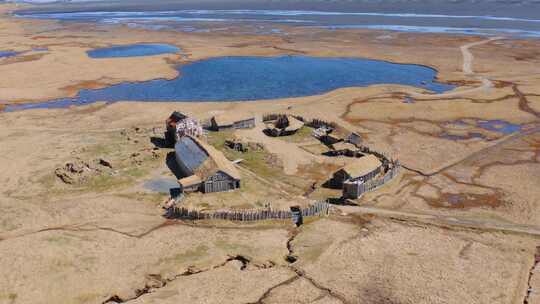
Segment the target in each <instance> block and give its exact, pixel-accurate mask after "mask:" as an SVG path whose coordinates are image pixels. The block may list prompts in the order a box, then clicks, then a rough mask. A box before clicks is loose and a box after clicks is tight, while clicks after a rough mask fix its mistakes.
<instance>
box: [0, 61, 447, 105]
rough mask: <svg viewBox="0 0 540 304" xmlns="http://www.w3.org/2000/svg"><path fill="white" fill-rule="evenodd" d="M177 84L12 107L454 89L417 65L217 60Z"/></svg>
mask: <svg viewBox="0 0 540 304" xmlns="http://www.w3.org/2000/svg"><path fill="white" fill-rule="evenodd" d="M178 69H179V72H180V77H177V78H175V79H173V80H163V79H157V80H151V81H144V82H136V83H131V82H130V83H121V84H118V85H113V86H110V87H107V88H104V89H97V90H81V91H80V92H79V95H78V96H77V97H75V98H65V99H59V100H54V101H51V102H45V103H40V104H27V105H20V106H16V107H15V106H12V107H8V109H7V110H8V111H9V110H22V109H29V108H57V107H66V106H69V105H74V104H88V103H92V102H97V101H106V102H114V101H248V100H261V99H278V98H289V97H301V96H310V95H317V94H323V93H326V92H329V91H332V90H335V89H338V88H344V87H364V86H369V85H375V84H402V85H410V86H416V87H423V88H425V89H428V90H431V91H433V92H437V93H441V92H445V91H447V90H452V89H454V86H453V85H448V84H442V83H438V82H436V81H435V77H436V75H437V71H436V70H434V69H431V68H429V67H425V66H420V65H413V64H396V63H390V62H385V61H378V60H368V59H358V58H318V57H307V56H283V57H218V58H211V59H206V60H201V61H196V62H193V63H190V64H186V65H182V66H180V67H179V68H178Z"/></svg>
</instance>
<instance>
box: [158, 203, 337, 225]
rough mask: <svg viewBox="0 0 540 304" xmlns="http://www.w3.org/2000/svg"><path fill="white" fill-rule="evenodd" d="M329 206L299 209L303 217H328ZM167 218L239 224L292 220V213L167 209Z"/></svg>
mask: <svg viewBox="0 0 540 304" xmlns="http://www.w3.org/2000/svg"><path fill="white" fill-rule="evenodd" d="M329 209H330V204H328V203H327V202H317V203H315V204H313V205H311V206H309V207H308V208H304V209H301V212H302V216H303V217H310V216H325V215H328V212H329ZM166 216H167V217H168V218H178V219H188V220H228V221H239V222H253V221H264V220H270V219H278V220H286V219H292V218H293V212H292V211H288V210H287V211H285V210H272V209H255V210H238V211H233V210H224V211H211V212H206V211H197V210H189V209H187V208H184V207H177V206H174V207H171V208H169V209H167V214H166Z"/></svg>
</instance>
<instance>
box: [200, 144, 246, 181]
mask: <svg viewBox="0 0 540 304" xmlns="http://www.w3.org/2000/svg"><path fill="white" fill-rule="evenodd" d="M198 143H199V144H200V145H201V146H202V147H203V149H205V150H206V152H207V153H208V155H209V156H210V158H209V160H211V161H212V162H213V164H211V163H208V164H203V165H205V166H206V165H208V168H207V170H205V171H207V172H211V174H208V173H207V175H208V176H211V175H214V174H215V173H216V172H217V171H221V172H223V173H225V174H227V175H229V176H230V177H232V178H234V179H237V180H239V179H240V177H241V176H240V172H238V169H236V167H235V166H234V164H233V163H232V162H231V161H230V160H228V159H227V158H226V157H225V155H223V153H221V151H218V150H217V149H216V148H214V147H213V146H211V145H209V144H206V143H203V142H201V141H198ZM207 162H208V160H207ZM197 171H200V170H197ZM201 174H202V173H201Z"/></svg>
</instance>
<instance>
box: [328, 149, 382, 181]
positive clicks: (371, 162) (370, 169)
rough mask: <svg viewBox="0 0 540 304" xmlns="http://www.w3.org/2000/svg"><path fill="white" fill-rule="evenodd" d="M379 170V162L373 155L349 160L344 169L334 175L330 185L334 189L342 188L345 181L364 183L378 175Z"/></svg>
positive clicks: (380, 166)
mask: <svg viewBox="0 0 540 304" xmlns="http://www.w3.org/2000/svg"><path fill="white" fill-rule="evenodd" d="M381 169H382V163H381V161H380V160H379V159H378V158H377V157H376V156H375V155H373V154H368V155H366V156H363V157H360V158H354V159H351V160H350V161H349V162H348V163H347V165H346V166H345V167H343V168H341V169H340V170H338V171H337V172H335V173H334V175H333V177H332V185H333V186H335V187H343V185H344V183H345V181H349V182H355V181H359V182H366V181H368V180H371V179H372V178H374V177H375V176H376V175H377V174H379V173H380V172H381Z"/></svg>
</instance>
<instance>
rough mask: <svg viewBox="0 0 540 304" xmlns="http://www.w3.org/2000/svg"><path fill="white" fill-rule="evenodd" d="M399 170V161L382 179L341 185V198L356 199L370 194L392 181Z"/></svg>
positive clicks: (395, 162)
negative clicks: (367, 193)
mask: <svg viewBox="0 0 540 304" xmlns="http://www.w3.org/2000/svg"><path fill="white" fill-rule="evenodd" d="M400 168H401V166H400V164H399V161H394V162H393V166H392V168H390V170H388V172H386V173H385V174H384V176H383V177H382V178H378V179H375V180H368V181H367V182H364V183H360V182H354V181H353V182H345V183H344V184H343V197H344V198H352V199H356V198H359V197H360V196H362V195H363V194H364V193H366V192H370V191H373V190H375V189H377V188H379V187H381V186H382V185H384V184H386V183H388V182H389V181H390V180H392V179H393V178H394V177H395V176H397V175H398V174H399V171H400Z"/></svg>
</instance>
